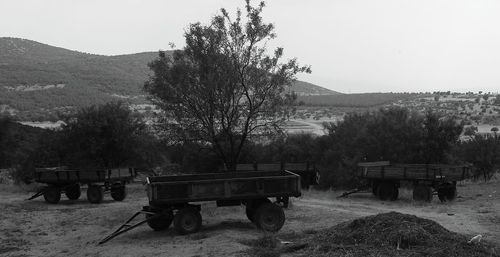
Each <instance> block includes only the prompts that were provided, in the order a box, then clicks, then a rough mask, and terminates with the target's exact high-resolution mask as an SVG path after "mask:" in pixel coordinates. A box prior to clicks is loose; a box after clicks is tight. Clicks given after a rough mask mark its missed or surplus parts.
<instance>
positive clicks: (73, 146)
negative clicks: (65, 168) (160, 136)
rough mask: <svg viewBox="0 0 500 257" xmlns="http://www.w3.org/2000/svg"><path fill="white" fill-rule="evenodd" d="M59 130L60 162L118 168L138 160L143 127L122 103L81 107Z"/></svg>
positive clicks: (138, 119)
mask: <svg viewBox="0 0 500 257" xmlns="http://www.w3.org/2000/svg"><path fill="white" fill-rule="evenodd" d="M66 123H67V124H66V125H63V127H62V131H61V132H62V139H61V143H60V147H61V149H62V151H63V152H64V154H63V155H64V157H63V159H64V160H63V162H64V163H66V164H70V165H71V166H80V167H82V166H83V167H84V166H94V167H118V166H120V165H126V164H130V163H131V162H132V161H133V160H137V157H138V154H139V153H138V150H139V149H143V148H142V147H140V146H141V145H142V144H143V142H142V141H143V138H144V136H143V135H144V134H145V125H144V123H143V121H142V119H141V118H140V117H137V116H136V115H134V114H133V113H132V112H131V111H130V110H129V109H128V107H127V106H125V105H123V104H122V103H121V102H112V103H108V104H105V105H96V106H90V107H87V108H82V109H80V110H79V111H78V113H77V114H76V115H75V116H72V117H71V118H70V119H69V120H67V121H66Z"/></svg>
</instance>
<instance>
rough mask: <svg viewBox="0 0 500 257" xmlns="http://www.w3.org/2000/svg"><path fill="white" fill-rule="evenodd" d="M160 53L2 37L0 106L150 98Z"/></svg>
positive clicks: (27, 113) (22, 114)
mask: <svg viewBox="0 0 500 257" xmlns="http://www.w3.org/2000/svg"><path fill="white" fill-rule="evenodd" d="M157 56H158V53H157V52H144V53H137V54H128V55H116V56H103V55H95V54H88V53H82V52H78V51H72V50H68V49H64V48H60V47H54V46H50V45H46V44H42V43H38V42H35V41H32V40H26V39H19V38H5V37H4V38H0V112H10V113H13V114H16V115H17V116H18V117H19V118H21V119H22V120H40V119H43V118H44V117H43V116H46V115H47V114H53V113H55V112H62V113H64V112H65V111H66V110H68V109H72V108H74V107H82V106H88V105H92V104H99V103H104V102H108V101H111V100H116V99H121V100H124V101H127V102H129V103H132V104H142V103H146V102H147V101H146V98H145V96H144V92H143V91H142V85H143V84H144V82H145V81H146V80H147V78H148V74H149V73H150V70H149V68H148V66H147V64H148V63H149V62H150V61H152V60H153V59H155V58H156V57H157ZM292 90H294V91H295V92H296V93H297V94H298V95H330V94H338V93H337V92H335V91H331V90H328V89H325V88H323V87H320V86H317V85H313V84H311V83H307V82H303V81H297V82H296V83H295V85H293V87H292ZM52 116H53V115H52ZM53 118H54V117H53Z"/></svg>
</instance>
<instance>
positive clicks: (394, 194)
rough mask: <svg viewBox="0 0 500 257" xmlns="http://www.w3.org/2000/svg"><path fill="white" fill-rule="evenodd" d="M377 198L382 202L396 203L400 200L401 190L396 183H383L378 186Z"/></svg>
mask: <svg viewBox="0 0 500 257" xmlns="http://www.w3.org/2000/svg"><path fill="white" fill-rule="evenodd" d="M377 196H378V198H379V199H380V200H382V201H387V200H390V201H395V200H397V199H398V196H399V190H398V187H397V186H396V184H395V183H394V182H389V181H386V182H381V183H380V184H379V185H378V186H377Z"/></svg>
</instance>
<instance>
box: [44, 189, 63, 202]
mask: <svg viewBox="0 0 500 257" xmlns="http://www.w3.org/2000/svg"><path fill="white" fill-rule="evenodd" d="M43 198H44V199H45V201H46V202H48V203H53V204H56V203H58V202H59V201H60V200H61V188H59V187H56V186H48V187H47V188H45V190H44V191H43Z"/></svg>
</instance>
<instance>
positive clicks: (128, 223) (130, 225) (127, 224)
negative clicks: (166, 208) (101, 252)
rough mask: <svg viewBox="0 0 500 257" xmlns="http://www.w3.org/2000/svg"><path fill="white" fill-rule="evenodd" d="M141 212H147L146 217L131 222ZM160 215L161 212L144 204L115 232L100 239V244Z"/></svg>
mask: <svg viewBox="0 0 500 257" xmlns="http://www.w3.org/2000/svg"><path fill="white" fill-rule="evenodd" d="M141 214H145V215H144V216H145V217H146V218H145V219H144V220H141V221H139V222H135V223H131V222H132V221H133V220H134V219H135V218H136V217H137V216H139V215H141ZM147 214H150V216H149V217H148V215H147ZM160 215H162V213H161V212H152V211H150V210H149V206H144V207H143V208H142V210H140V211H138V212H136V213H135V214H134V215H132V217H130V218H129V219H128V220H127V221H126V222H125V223H123V224H122V225H121V226H120V227H119V228H118V229H116V230H115V231H114V232H113V233H111V234H110V235H108V236H106V237H105V238H103V239H102V240H101V241H99V244H104V243H106V242H108V241H109V240H111V239H113V238H115V237H116V236H118V235H121V234H123V233H125V232H127V231H129V230H132V229H134V228H136V227H138V226H140V225H142V224H144V223H146V222H148V220H150V219H154V218H157V217H158V216H160Z"/></svg>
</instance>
